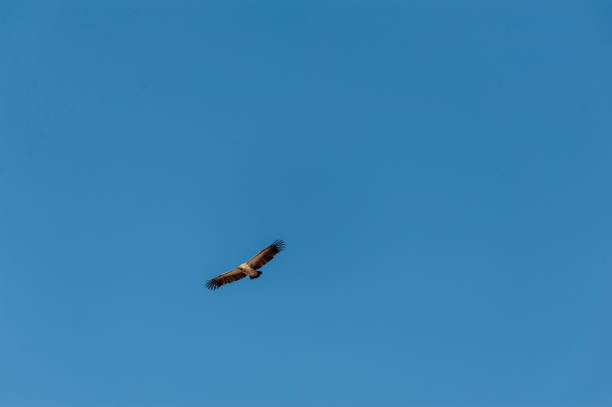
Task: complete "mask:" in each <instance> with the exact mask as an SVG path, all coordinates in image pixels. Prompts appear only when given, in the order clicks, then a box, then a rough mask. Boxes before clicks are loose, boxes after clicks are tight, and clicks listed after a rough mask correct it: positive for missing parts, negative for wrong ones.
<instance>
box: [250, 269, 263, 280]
mask: <svg viewBox="0 0 612 407" xmlns="http://www.w3.org/2000/svg"><path fill="white" fill-rule="evenodd" d="M255 272H256V273H257V275H256V276H255V277H253V276H250V277H251V280H252V279H254V278H257V277H259V276H261V271H259V270H255Z"/></svg>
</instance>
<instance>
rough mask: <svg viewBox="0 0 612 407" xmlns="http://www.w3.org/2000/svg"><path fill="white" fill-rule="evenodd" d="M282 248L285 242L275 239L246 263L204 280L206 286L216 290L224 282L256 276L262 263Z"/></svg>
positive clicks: (270, 258) (258, 274)
mask: <svg viewBox="0 0 612 407" xmlns="http://www.w3.org/2000/svg"><path fill="white" fill-rule="evenodd" d="M284 248H285V242H283V241H282V240H275V241H274V243H272V244H271V245H270V246H268V247H266V248H265V249H263V250H262V251H260V252H259V253H257V254H256V255H255V256H254V257H253V258H252V259H251V260H249V261H247V262H246V263H242V264H241V265H239V266H238V267H236V268H235V269H233V270H230V271H228V272H227V273H223V274H220V275H218V276H217V277H215V278H213V279H212V280H208V281H207V282H206V287H208V288H209V289H211V290H216V289H217V288H219V287H221V286H222V285H224V284H229V283H233V282H234V281H237V280H240V279H241V278H245V277H246V276H249V277H250V278H251V280H252V279H254V278H257V277H259V276H260V275H261V271H259V269H260V268H261V267H263V265H264V264H266V263H267V262H269V261H270V260H272V258H273V257H274V256H276V254H277V253H279V252H280V251H281V250H283V249H284Z"/></svg>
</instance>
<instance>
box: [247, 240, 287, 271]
mask: <svg viewBox="0 0 612 407" xmlns="http://www.w3.org/2000/svg"><path fill="white" fill-rule="evenodd" d="M284 248H285V242H283V241H282V240H276V241H274V243H272V244H271V245H270V246H268V247H266V248H265V249H263V250H262V251H260V252H259V253H257V254H256V255H255V257H253V258H252V259H251V260H249V261H248V262H247V264H248V265H249V266H251V267H253V268H254V269H255V270H257V269H258V268H260V267H262V266H263V265H264V264H266V263H267V262H269V261H270V260H272V258H273V257H274V256H275V255H276V253H278V252H280V251H281V250H283V249H284Z"/></svg>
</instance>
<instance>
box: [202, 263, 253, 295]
mask: <svg viewBox="0 0 612 407" xmlns="http://www.w3.org/2000/svg"><path fill="white" fill-rule="evenodd" d="M245 277H246V274H244V272H243V271H242V270H240V269H239V268H235V269H233V270H230V271H228V272H227V273H223V274H220V275H218V276H217V277H215V278H213V279H212V280H208V281H207V282H206V287H208V288H209V289H210V290H216V289H217V288H219V287H221V286H222V285H224V284H229V283H233V282H234V281H237V280H240V279H241V278H245Z"/></svg>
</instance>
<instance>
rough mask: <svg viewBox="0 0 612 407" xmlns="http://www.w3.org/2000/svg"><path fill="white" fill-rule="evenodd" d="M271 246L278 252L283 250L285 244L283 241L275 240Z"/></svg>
mask: <svg viewBox="0 0 612 407" xmlns="http://www.w3.org/2000/svg"><path fill="white" fill-rule="evenodd" d="M272 246H273V247H274V248H275V249H276V250H278V251H279V252H280V251H281V250H283V249H284V248H285V242H284V241H283V240H275V241H274V243H272Z"/></svg>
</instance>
